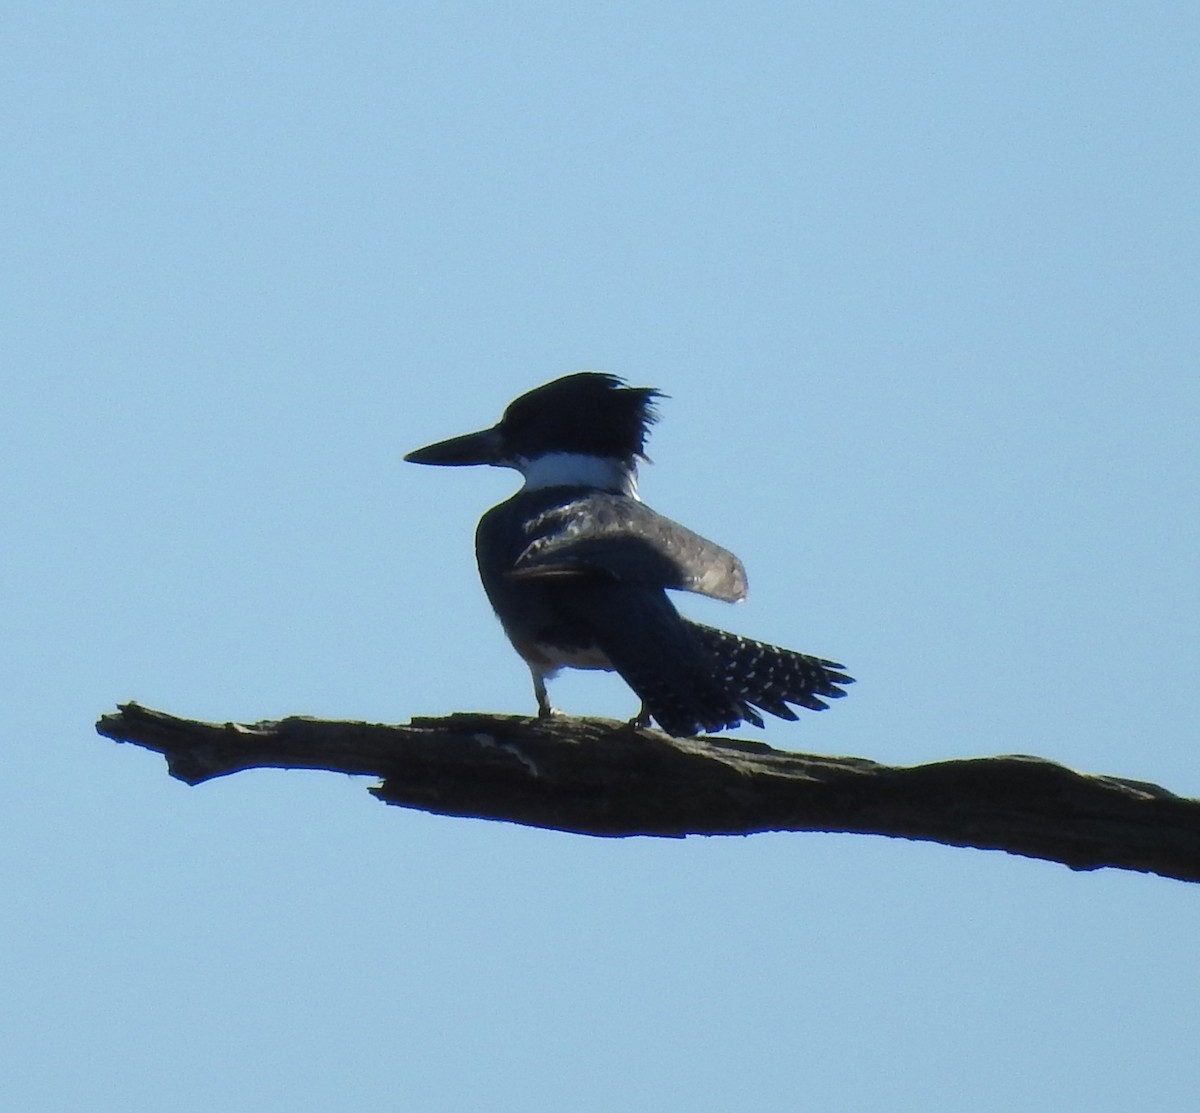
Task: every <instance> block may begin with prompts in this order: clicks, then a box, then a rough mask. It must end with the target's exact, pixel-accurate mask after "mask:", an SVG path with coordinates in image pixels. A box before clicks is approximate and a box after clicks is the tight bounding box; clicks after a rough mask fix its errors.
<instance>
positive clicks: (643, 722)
mask: <svg viewBox="0 0 1200 1113" xmlns="http://www.w3.org/2000/svg"><path fill="white" fill-rule="evenodd" d="M629 725H630V726H631V727H638V728H639V729H640V730H648V729H649V728H650V708H648V707H647V706H646V701H645V700H642V709H641V710H640V711H639V712H638V713H637V714H636V715H634V717H633V718H632V719H630V720H629Z"/></svg>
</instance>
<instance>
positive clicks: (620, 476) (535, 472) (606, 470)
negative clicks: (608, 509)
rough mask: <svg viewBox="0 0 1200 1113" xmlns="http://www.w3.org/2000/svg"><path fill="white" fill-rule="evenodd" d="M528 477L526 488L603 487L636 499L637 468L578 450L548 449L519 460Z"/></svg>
mask: <svg viewBox="0 0 1200 1113" xmlns="http://www.w3.org/2000/svg"><path fill="white" fill-rule="evenodd" d="M516 467H517V470H518V471H519V472H520V473H521V474H522V475H523V476H524V477H525V488H524V489H525V490H526V491H536V490H539V489H540V488H542V487H599V488H601V490H604V491H616V492H618V493H619V494H622V495H628V496H629V497H630V498H634V499H636V498H637V497H638V492H637V469H636V468H635V467H632V466H630V465H629V464H626V463H625V461H624V460H617V459H614V458H613V457H611V456H585V455H583V454H582V453H577V452H548V453H546V455H544V456H538V457H536V458H535V459H533V460H520V459H519V460H517V461H516Z"/></svg>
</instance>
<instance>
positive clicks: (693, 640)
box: [405, 371, 853, 736]
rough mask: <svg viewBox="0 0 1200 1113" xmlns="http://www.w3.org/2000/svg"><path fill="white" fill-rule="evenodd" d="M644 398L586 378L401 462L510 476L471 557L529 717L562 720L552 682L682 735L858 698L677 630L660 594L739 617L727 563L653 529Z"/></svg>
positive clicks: (764, 648)
mask: <svg viewBox="0 0 1200 1113" xmlns="http://www.w3.org/2000/svg"><path fill="white" fill-rule="evenodd" d="M662 397H665V396H664V395H662V394H661V393H660V392H659V391H657V390H654V389H652V388H648V387H630V386H626V385H625V383H624V382H623V380H621V379H619V378H617V377H616V376H615V375H609V374H604V373H602V372H596V371H581V372H579V373H577V374H574V375H567V376H565V377H564V378H561V379H556V380H555V381H554V382H552V383H547V384H546V385H545V386H541V387H538V388H537V389H536V390H531V391H529V393H528V394H523V395H521V397H520V398H518V399H517V400H516V401H515V402H513V403H512V404H511V405H510V406H509V407H508V408H507V409H506V410H505V411H504V416H503V417H502V418H501V419H500V422H499V424H497V425H495V426H493V427H492V428H491V429H485V430H484V431H482V432H479V433H468V434H466V435H465V436H461V437H454V438H452V439H451V440H447V441H439V442H438V443H437V444H431V445H428V446H427V447H425V448H418V449H417V450H416V451H415V452H410V453H409V454H408V455H407V456H405V459H406V460H408V461H411V462H412V463H414V464H442V465H451V466H458V465H467V464H491V465H494V466H496V467H505V468H515V469H516V470H517V471H519V472H520V473H521V475H522V476H523V477H524V479H525V485H524V486H523V487H522V488H521V490H520V491H518V492H517V493H516V494H515V495H514V496H513V497H512V498H510V499H509V500H508V501H507V502H502V503H501V504H500V505H499V506H494V507H493V508H492V509H491V510H489V511H488V512H487V513H486V514H484V516H483V518H482V519H481V520H480V522H479V528H478V529H477V531H476V534H475V552H476V557H477V559H478V562H479V575H480V578H481V579H482V580H483V586H484V590H485V591H486V592H487V596H488V599H489V600H490V601H491V604H492V607H493V609H494V610H495V612H496V615H497V617H498V618H499V619H500V622H501V624H502V625H503V627H504V631H505V633H506V634H507V635H508V638H509V640H510V641H511V642H512V644H513V647H514V648H515V649H516V651H517V652H518V653H519V654H520V655H521V656H522V657H523V658H524V659H525V662H526V664H527V665H528V666H529V670H530V672H532V674H533V687H534V691H535V693H536V694H537V703H538V715H539V717H540V718H545V717H547V716H550V715H552V714H554V713H555V710H554V708H553V707H551V705H550V699H549V697H548V695H547V693H546V680H547V679H548V678H550V677H552V676H554V675H555V673H557V672H558V671H559V669H561V668H564V667H566V668H576V669H606V670H609V671H616V672H618V673H620V675H621V677H622V679H623V680H624V681H625V682H626V683H627V684H628V685H629V686H630V687H631V688H632V689H633V690H634V692H635V693H636V694H637V695H638V696H639V697H640V698H641V701H642V708H641V711H640V712H639V713H638V715H637V717H636V718H635V719H634V720H633V722H634V723H635V724H637V725H639V726H648V725H649V723H650V719H651V718H653V719H654V721H655V722H656V723H658V725H659V726H660V727H661V728H662V729H663V730H664V731H666V732H667V733H668V734H672V735H677V736H683V735H690V734H697V733H699V732H701V731H711V730H723V729H725V728H728V727H735V726H737V725H738V724H739V723H741V722H742V721H743V720H744V721H746V722H750V723H753V724H754V725H755V726H758V727H761V726H762V725H763V721H762V717H761V716H760V715H759V714H758V712H757V711H756V710H755V708H759V709H761V710H763V711H767V712H769V713H770V714H772V715H777V716H779V718H781V719H795V718H796V717H797V716H796V713H795V711H793V710H792V709H791V708H790V707H789V706H788V704H797V705H798V706H801V707H808V708H812V709H813V710H814V711H820V710H824V709H825V707H826V706H827V704H826V703H825V702H824V700H825V699H833V698H836V697H838V696H844V695H845V694H846V693H845V692H844V691H842V689H841V688H840V687H838V685H844V684H850V683H853V681H852V679H851V678H850V677H849V676H846V675H844V674H843V673H842V672H840V671H839V670H841V669H842V668H844V667H845V666H843V665H839V664H837V663H836V662H834V661H826V660H824V659H823V658H820V657H809V656H806V655H805V654H802V653H795V652H793V651H791V650H789V649H780V648H778V647H777V646H773V645H764V644H763V643H761V642H756V641H750V640H749V639H747V638H742V637H739V636H738V635H737V634H729V633H726V632H725V631H724V630H716V629H713V628H712V627H710V626H702V625H700V624H699V623H697V622H691V621H690V620H688V619H686V618H683V617H682V616H681V615H680V614H679V612H678V611H676V609H675V607H674V605H673V604H672V602H671V600H670V599H669V598H668V597H667V589H668V588H670V589H674V590H679V591H694V592H698V593H699V594H701V595H708V596H712V597H713V598H715V599H723V600H725V601H726V602H730V603H736V602H740V601H741V600H742V599H744V598H745V596H746V573H745V569H744V568H743V567H742V562H741V561H740V560H738V558H737V557H735V556H734V555H733V554H732V553H730V552H728V551H726V550H725V549H722V548H720V547H719V546H718V545H714V544H713V543H712V542H711V541H707V540H705V539H704V538H703V537H700V536H699V535H698V534H695V533H693V532H692V531H691V530H689V529H685V528H684V527H683V526H681V525H678V524H677V523H675V522H672V521H671V520H670V519H668V518H664V517H663V516H662V515H661V514H656V513H655V512H654V511H653V510H651V509H650V508H649V507H648V506H646V505H645V504H644V503H643V502H642V501H641V500H640V499H639V498H638V491H637V465H638V461H639V460H645V459H646V456H645V453H644V451H643V450H644V448H645V442H646V434H647V432H648V430H649V427H650V425H651V424H652V423H653V422H654V421H656V420H657V417H658V415H657V413H656V411H655V408H654V400H655V399H657V398H662Z"/></svg>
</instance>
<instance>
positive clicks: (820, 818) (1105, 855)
mask: <svg viewBox="0 0 1200 1113" xmlns="http://www.w3.org/2000/svg"><path fill="white" fill-rule="evenodd" d="M96 729H97V730H98V731H99V732H100V733H101V734H102V735H104V736H106V737H108V738H112V739H114V740H116V741H118V742H133V743H135V744H136V745H139V746H143V747H145V748H146V749H150V750H154V751H156V752H158V753H161V754H163V755H165V756H166V759H167V766H168V769H169V770H170V773H171V775H172V776H174V777H177V778H179V779H180V780H182V781H185V782H187V783H188V784H191V785H195V784H200V783H201V782H202V781H206V780H210V779H211V778H213V777H221V776H225V775H226V774H229V773H236V772H239V771H241V770H244V769H258V768H279V769H327V770H330V771H333V772H339V773H353V774H362V775H365V776H370V777H376V778H379V779H381V781H382V783H381V784H380V785H378V786H376V787H374V788H372V789H371V791H372V792H373V793H374V794H375V795H376V796H377V797H379V799H380V800H383V801H384V802H385V803H388V804H399V805H401V806H403V807H409V808H419V809H421V810H423V811H427V812H434V813H437V814H441V815H456V816H474V817H478V818H481V819H500V820H507V821H509V822H512V823H523V824H527V825H529V826H533V827H547V828H553V829H555V830H559V831H573V832H577V833H580V834H587V835H608V836H621V835H658V836H674V837H681V836H683V835H691V834H695V835H732V834H739V835H744V834H751V833H754V832H759V831H837V832H854V833H859V834H875V835H888V836H892V837H899V838H908V839H926V840H930V841H933V842H940V843H946V844H948V845H951V846H970V847H978V848H981V849H987V850H1004V851H1007V852H1008V853H1010V854H1021V855H1025V856H1027V857H1030V858H1044V859H1047V860H1049V861H1054V862H1061V863H1063V864H1064V865H1067V866H1070V867H1071V868H1072V869H1076V870H1091V869H1097V868H1099V867H1101V866H1112V867H1115V868H1118V869H1128V870H1141V871H1144V872H1148V873H1157V874H1161V875H1162V876H1164V877H1174V878H1179V879H1182V880H1186V881H1200V801H1198V800H1190V799H1186V798H1184V797H1180V796H1175V795H1173V794H1172V793H1170V792H1168V791H1166V789H1163V788H1159V787H1158V786H1157V785H1152V784H1145V783H1143V782H1140V781H1131V780H1124V779H1121V778H1117V777H1103V776H1090V775H1085V774H1082V773H1076V772H1074V771H1072V770H1070V769H1067V768H1065V767H1064V766H1061V765H1057V764H1055V763H1054V762H1051V761H1047V760H1045V759H1043V758H1036V757H1023V756H1012V757H990V758H974V759H969V760H956V761H940V762H934V763H931V764H928V765H918V766H911V767H902V766H891V765H880V764H878V763H876V762H873V761H868V760H866V759H865V758H837V757H817V756H813V755H810V754H797V753H790V752H785V751H781V750H774V749H772V748H771V747H769V746H766V745H763V744H762V743H758V742H747V741H742V740H739V739H733V738H668V737H667V736H666V735H664V734H661V733H659V732H657V731H652V730H639V729H636V728H633V727H630V726H628V725H626V724H624V723H615V722H612V721H610V720H607V719H568V718H563V719H557V718H556V719H552V720H543V721H539V720H537V719H527V718H521V717H517V716H501V715H476V714H458V715H451V716H449V717H448V718H445V719H414V720H413V721H412V722H411V723H409V724H407V725H404V726H386V725H380V724H374V723H355V722H330V721H326V720H320V719H307V718H289V719H283V720H280V721H279V722H263V723H254V724H250V725H242V724H237V723H224V724H218V723H204V722H197V721H195V720H191V719H180V718H176V717H174V716H172V715H167V714H165V713H164V712H161V711H152V710H150V709H149V708H145V707H140V706H139V705H137V704H135V703H128V704H124V705H122V706H121V707H120V710H119V711H118V712H117V713H116V714H112V715H105V716H104V717H103V718H102V719H101V720H100V721H99V722H98V723H97V724H96Z"/></svg>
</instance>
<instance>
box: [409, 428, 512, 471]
mask: <svg viewBox="0 0 1200 1113" xmlns="http://www.w3.org/2000/svg"><path fill="white" fill-rule="evenodd" d="M502 444H503V442H502V440H501V437H500V433H499V431H498V430H497V429H484V430H483V431H482V432H479V433H467V434H465V435H463V436H461V437H451V438H450V439H449V440H448V441H438V442H437V444H427V445H426V446H425V447H424V448H418V449H415V450H414V451H412V452H410V453H409V454H408V455H407V456H405V457H404V459H405V460H407V461H408V462H409V463H410V464H440V465H442V466H444V467H465V466H466V465H468V464H500V463H502V459H501V454H500V452H501V447H502Z"/></svg>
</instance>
